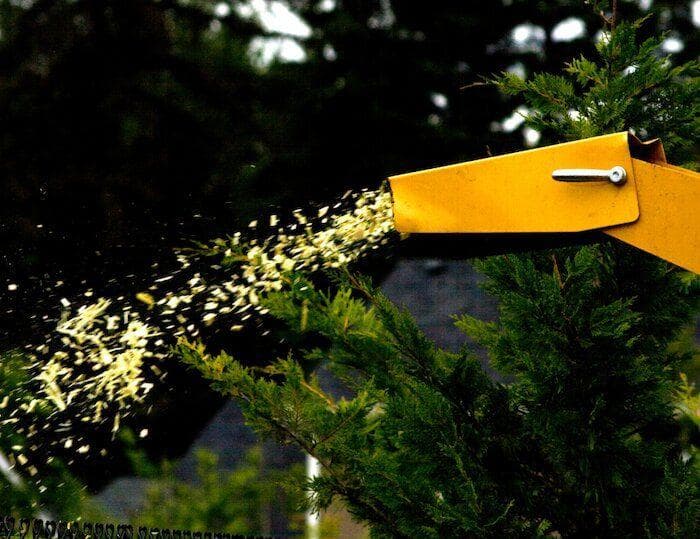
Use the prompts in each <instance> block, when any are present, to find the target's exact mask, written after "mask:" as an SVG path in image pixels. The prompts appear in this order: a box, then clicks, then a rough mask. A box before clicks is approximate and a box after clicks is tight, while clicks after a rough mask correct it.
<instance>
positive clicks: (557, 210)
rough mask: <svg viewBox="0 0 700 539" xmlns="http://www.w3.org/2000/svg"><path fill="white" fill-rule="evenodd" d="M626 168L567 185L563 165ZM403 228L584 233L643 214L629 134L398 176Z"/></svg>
mask: <svg viewBox="0 0 700 539" xmlns="http://www.w3.org/2000/svg"><path fill="white" fill-rule="evenodd" d="M618 165H619V166H623V167H624V168H625V169H626V170H627V175H628V180H627V183H625V184H624V185H622V186H616V185H613V184H612V183H610V182H607V181H604V182H590V183H564V182H557V181H554V180H553V179H552V171H553V170H555V169H560V168H600V169H609V168H612V167H614V166H618ZM389 181H390V184H391V191H392V194H393V198H394V219H395V226H396V228H397V230H399V231H400V232H423V233H450V232H456V233H459V232H461V233H478V232H484V233H489V232H493V233H497V232H579V231H584V230H592V229H596V228H602V227H608V226H612V225H618V224H623V223H631V222H633V221H635V220H636V219H637V218H638V217H639V208H638V205H637V192H636V185H635V178H634V173H633V170H632V159H631V157H630V148H629V142H628V134H627V133H617V134H613V135H605V136H602V137H595V138H590V139H585V140H580V141H576V142H570V143H566V144H557V145H555V146H549V147H545V148H538V149H535V150H528V151H524V152H518V153H513V154H508V155H502V156H498V157H491V158H488V159H481V160H478V161H471V162H468V163H462V164H458V165H451V166H446V167H441V168H435V169H431V170H425V171H420V172H414V173H410V174H403V175H400V176H394V177H392V178H390V179H389Z"/></svg>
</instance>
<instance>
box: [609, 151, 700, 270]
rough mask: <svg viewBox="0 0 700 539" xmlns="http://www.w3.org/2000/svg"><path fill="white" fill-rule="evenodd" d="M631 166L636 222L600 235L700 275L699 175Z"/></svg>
mask: <svg viewBox="0 0 700 539" xmlns="http://www.w3.org/2000/svg"><path fill="white" fill-rule="evenodd" d="M632 163H633V167H634V176H635V179H636V181H637V192H638V197H639V208H640V216H639V220H638V221H636V222H635V223H633V224H628V225H623V226H616V227H614V228H609V229H606V230H604V231H603V232H605V233H606V234H609V235H611V236H613V237H615V238H618V239H620V240H622V241H624V242H626V243H630V244H632V245H634V246H636V247H638V248H640V249H642V250H644V251H647V252H649V253H652V254H654V255H656V256H658V257H661V258H664V259H666V260H668V261H669V262H673V263H674V264H676V265H678V266H681V267H683V268H686V269H688V270H691V271H694V272H695V273H700V174H698V173H697V172H692V171H690V170H686V169H683V168H679V167H674V166H672V165H665V164H652V163H646V162H644V161H641V160H639V159H633V160H632Z"/></svg>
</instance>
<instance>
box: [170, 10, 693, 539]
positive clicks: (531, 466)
mask: <svg viewBox="0 0 700 539" xmlns="http://www.w3.org/2000/svg"><path fill="white" fill-rule="evenodd" d="M640 28H641V23H636V24H631V25H630V24H624V23H623V24H619V25H618V26H617V27H616V28H614V29H613V28H612V27H608V28H607V30H608V35H609V38H608V39H607V40H606V41H603V42H601V43H600V44H599V46H598V54H599V58H598V59H596V60H595V61H593V60H587V59H585V58H580V59H578V60H576V61H574V62H572V63H571V64H569V65H568V67H567V69H566V70H565V72H564V74H563V75H538V76H536V77H534V78H533V79H531V80H529V81H524V80H521V79H519V78H517V77H514V76H512V75H504V76H503V77H501V78H500V79H498V85H499V86H500V87H501V88H502V89H503V90H504V91H506V92H508V93H511V94H513V95H521V94H522V95H524V97H525V99H526V101H527V102H528V104H529V106H530V108H531V109H532V111H533V112H532V113H531V115H530V117H529V121H530V122H531V123H532V125H534V126H535V127H538V128H541V129H544V130H547V131H548V132H549V133H550V134H552V133H553V134H554V135H555V136H556V137H561V138H579V137H583V136H591V135H598V134H603V133H607V132H611V131H619V130H624V129H627V128H632V127H634V128H635V129H636V130H637V132H638V133H639V134H640V135H643V136H646V135H648V136H660V137H661V138H662V139H663V141H664V143H665V144H666V146H667V149H668V150H669V154H670V155H672V156H674V158H675V159H690V158H691V157H692V154H691V151H690V150H691V148H690V145H689V144H688V141H691V140H692V135H693V134H694V129H696V125H697V124H695V123H694V122H695V121H696V119H695V117H696V116H697V98H698V94H697V79H695V78H693V75H694V73H695V72H696V69H697V65H696V64H689V65H686V66H680V67H671V66H670V64H669V63H668V62H667V61H666V60H665V59H664V58H663V57H661V56H660V55H658V54H657V53H656V51H657V45H658V40H639V39H638V37H637V33H638V31H639V30H640ZM632 65H633V66H635V67H636V71H630V70H627V69H626V68H627V67H628V66H632ZM572 110H573V111H576V114H571V113H570V111H572ZM479 267H480V269H481V270H482V271H483V272H484V274H485V275H486V278H487V280H486V287H487V289H488V291H489V292H490V293H491V294H493V295H494V296H495V297H496V298H497V299H498V300H499V302H500V316H499V320H498V321H497V322H490V323H487V322H483V321H480V320H476V319H474V318H471V317H467V316H463V317H461V318H459V319H458V320H457V322H456V323H457V325H458V327H460V328H461V329H462V330H463V331H464V332H465V333H466V334H467V335H468V336H470V337H471V338H472V339H473V340H475V341H476V342H477V343H479V344H480V345H482V346H483V347H484V348H486V349H487V351H488V353H489V356H490V358H491V361H492V363H493V365H494V367H495V368H496V369H497V370H498V371H499V372H501V373H502V374H505V375H508V376H509V380H510V381H509V382H508V383H499V382H496V381H493V380H491V379H490V378H489V377H488V376H487V375H486V374H485V371H484V370H483V368H482V367H481V365H480V363H479V361H478V360H477V359H476V358H475V357H473V356H472V355H471V354H470V353H469V352H467V351H466V350H463V351H462V352H460V353H458V354H454V353H449V352H446V351H444V350H441V349H439V348H437V347H436V346H435V345H434V344H433V343H432V342H430V341H429V340H428V339H427V338H426V337H425V336H424V335H423V333H422V332H421V331H420V330H419V329H418V328H417V326H416V324H415V322H414V320H413V319H412V318H411V316H410V315H409V314H408V313H407V312H406V311H403V310H400V309H397V308H396V307H394V306H393V305H391V303H390V302H389V301H388V300H387V299H386V298H384V297H383V296H382V295H381V294H380V293H378V292H376V291H375V290H372V289H371V287H370V286H369V285H368V284H367V283H365V282H363V281H361V280H358V279H356V278H354V277H351V276H347V277H346V278H345V279H341V281H340V286H339V291H337V292H335V293H324V292H321V291H319V290H317V289H315V288H314V286H313V284H312V283H310V282H308V281H306V280H305V279H303V278H301V277H300V276H290V279H293V286H292V288H291V291H290V292H288V293H284V294H273V295H271V296H270V297H268V298H266V299H265V300H264V302H265V305H266V307H268V308H269V309H270V312H271V313H272V315H273V316H275V317H277V318H279V319H280V320H282V321H283V322H284V323H285V325H286V328H287V332H288V333H287V334H286V335H285V337H286V338H287V339H288V341H287V342H290V343H291V346H290V355H289V356H288V357H287V358H284V359H279V360H277V361H276V362H274V363H272V364H271V365H270V366H269V367H267V368H264V369H254V368H248V367H244V366H243V365H241V364H240V363H238V362H237V361H236V360H234V359H233V358H232V357H231V356H229V355H228V354H226V353H223V352H222V353H221V354H219V355H217V356H212V355H210V354H209V353H208V352H207V351H206V349H205V348H204V347H203V346H202V345H199V344H193V343H186V342H181V343H180V345H179V351H180V353H181V355H182V356H183V357H184V358H185V360H186V362H187V363H188V364H189V365H191V366H194V367H195V368H197V369H198V370H199V371H200V372H201V373H202V374H203V375H204V376H205V377H206V378H207V379H209V380H211V382H212V384H213V385H214V387H215V388H216V389H217V390H219V391H221V392H222V393H224V394H226V395H230V396H231V397H232V398H234V399H235V400H236V401H237V402H239V403H240V405H241V406H242V408H243V411H244V413H245V416H246V418H247V420H248V422H249V423H250V424H251V425H252V426H253V427H254V428H255V429H256V430H257V431H258V432H259V433H261V434H262V435H264V436H272V437H275V438H276V439H278V440H281V441H282V442H286V443H293V444H296V445H298V446H299V447H301V448H302V449H303V450H305V451H306V452H308V453H310V454H311V455H313V456H315V457H316V458H318V460H319V461H320V463H321V466H322V470H323V471H322V474H321V476H320V477H316V478H313V479H312V480H310V481H308V482H307V483H306V485H305V489H306V490H307V491H308V492H309V494H310V495H311V496H310V504H311V505H312V506H313V507H316V508H323V507H328V506H329V504H330V503H331V502H332V500H333V499H334V498H336V497H340V498H342V499H343V500H344V502H345V503H346V504H347V505H348V507H349V509H350V511H351V512H352V513H353V514H354V515H355V516H357V517H358V518H360V519H362V520H364V521H366V522H368V523H369V524H370V525H371V528H372V533H373V534H374V535H375V536H378V537H384V536H387V537H388V536H393V537H403V536H406V537H416V536H420V537H528V536H539V537H544V536H563V537H690V536H692V535H693V534H695V533H696V532H697V522H698V519H699V518H700V502H699V498H698V493H699V492H698V480H697V479H698V476H697V464H696V462H695V459H696V456H695V451H694V450H693V449H692V440H693V439H694V438H693V436H696V435H695V434H694V433H695V432H696V431H692V428H694V427H696V425H692V423H693V422H692V421H691V422H690V423H691V427H687V426H683V427H682V426H681V425H680V424H679V422H678V421H677V418H678V417H679V416H681V415H682V414H683V413H684V412H685V415H687V413H688V411H689V410H690V409H691V408H689V407H691V406H695V405H694V404H693V403H694V402H695V401H694V397H693V393H692V390H691V389H690V388H689V387H687V386H682V385H681V384H680V383H679V382H680V380H681V379H680V378H679V373H678V369H679V367H680V366H681V365H682V364H683V362H684V361H686V360H687V359H688V356H689V353H688V349H687V348H686V349H684V348H683V347H682V346H678V345H677V342H676V340H677V338H678V336H679V334H680V333H681V332H682V330H683V329H684V328H686V327H687V326H688V324H690V323H691V322H692V321H693V317H694V315H695V314H696V313H697V307H698V299H699V297H700V294H699V292H700V288H698V286H697V283H698V281H697V279H696V278H693V277H691V276H689V275H688V274H687V273H686V272H682V271H680V270H678V269H677V268H673V267H670V266H669V265H668V264H666V263H665V262H662V261H660V260H657V259H654V258H652V257H650V256H648V255H646V254H643V253H641V252H639V251H636V250H634V249H632V248H630V247H627V246H624V245H621V244H618V243H615V242H607V243H600V244H596V245H586V246H583V247H578V248H566V249H559V250H552V251H545V252H537V253H526V254H519V255H508V256H501V257H495V258H492V259H488V260H485V261H483V262H481V263H480V265H479ZM320 363H323V364H325V365H327V366H328V367H329V368H331V369H332V370H334V371H335V372H336V373H338V375H339V376H340V377H341V378H342V379H343V380H345V382H346V384H347V386H348V387H349V388H350V390H351V391H352V397H350V398H337V397H335V396H334V395H331V394H329V393H328V392H326V391H324V390H323V388H322V387H321V385H320V384H319V382H318V379H317V377H316V376H315V374H314V373H313V369H314V368H315V367H316V366H317V365H318V364H320ZM679 400H680V401H681V402H682V403H685V404H681V405H678V404H676V403H677V402H678V401H679ZM684 406H685V408H684ZM674 414H675V417H674ZM686 423H687V422H686ZM688 428H690V429H691V430H688ZM689 433H690V434H689ZM695 439H696V438H695ZM689 447H690V450H688V448H689Z"/></svg>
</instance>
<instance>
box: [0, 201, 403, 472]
mask: <svg viewBox="0 0 700 539" xmlns="http://www.w3.org/2000/svg"><path fill="white" fill-rule="evenodd" d="M316 214H317V215H316V216H313V217H309V216H306V215H304V214H303V213H302V212H301V210H295V211H294V212H293V214H292V218H293V221H292V223H291V224H289V225H287V226H286V227H281V228H278V229H277V232H276V233H275V234H274V235H272V236H270V237H268V238H266V239H264V240H258V239H253V240H251V241H250V242H248V243H246V242H244V241H243V240H242V235H241V233H240V232H237V233H235V234H234V235H233V236H232V237H231V238H230V239H229V241H228V242H227V243H226V248H225V249H224V251H223V252H222V253H221V254H222V255H223V256H224V259H225V261H226V262H227V267H228V268H230V269H229V270H228V271H229V274H228V275H225V276H222V275H221V271H218V273H217V275H218V277H216V278H215V279H213V281H215V282H213V283H211V284H210V283H207V282H206V279H205V277H204V275H203V272H202V271H201V270H202V268H200V271H195V268H196V267H198V266H197V264H198V263H199V262H201V260H202V258H201V257H197V256H192V255H188V254H183V253H179V254H178V260H179V262H180V268H179V270H177V271H176V272H175V273H173V274H171V275H165V276H161V277H159V278H157V279H155V280H154V284H153V286H151V287H150V288H149V292H139V293H137V294H135V296H134V297H135V299H136V300H137V301H136V303H134V305H131V304H129V303H127V302H125V301H124V300H123V299H122V298H117V300H116V301H110V300H107V299H102V298H101V299H98V300H97V301H96V302H95V303H93V304H90V305H86V306H82V307H80V308H79V309H78V310H77V312H76V313H75V314H74V316H72V317H68V316H66V317H65V318H64V319H63V320H62V321H61V322H60V323H59V324H58V326H57V327H56V330H55V335H54V338H53V339H52V340H51V342H50V343H45V344H42V345H41V346H38V347H36V348H35V353H34V354H32V358H33V366H32V369H31V370H32V372H33V377H32V383H33V384H36V387H38V389H37V390H36V391H35V397H34V398H33V399H32V401H31V402H29V403H24V404H22V405H21V411H22V412H23V413H24V421H25V422H26V421H27V418H29V423H30V425H29V427H27V429H26V431H27V432H31V433H36V432H39V431H42V430H49V431H52V432H54V433H55V435H56V436H57V437H58V438H59V439H58V440H54V441H53V442H52V444H54V445H56V446H60V447H61V448H62V449H64V450H68V449H70V450H72V451H75V452H77V453H79V454H81V455H83V454H86V453H88V452H90V451H92V450H94V451H95V452H97V451H98V448H97V447H93V446H92V445H91V444H89V443H87V442H86V441H85V440H83V439H80V438H79V437H78V436H76V435H75V434H74V433H73V424H72V420H70V419H69V420H67V421H63V422H61V420H60V419H58V418H64V419H65V418H66V417H71V418H79V419H80V421H81V422H84V423H90V424H95V425H103V424H106V425H108V426H109V428H110V430H111V431H112V433H116V432H117V431H118V430H119V428H120V425H121V422H122V419H123V418H125V417H127V416H129V415H130V414H131V413H132V409H133V408H134V407H135V406H138V405H140V404H143V402H144V401H145V399H146V397H147V396H148V394H149V392H150V391H151V390H152V388H153V387H154V384H155V383H156V382H157V381H159V380H162V378H163V376H164V374H163V373H162V371H161V369H159V368H158V367H156V363H158V362H159V361H160V360H162V359H163V358H165V357H166V356H167V354H168V347H169V346H170V345H171V344H172V343H173V339H174V338H177V337H179V336H181V335H189V336H191V337H195V336H197V335H199V333H200V331H201V329H202V328H203V327H207V326H211V325H213V324H215V323H218V321H219V319H220V318H222V319H223V320H222V322H224V323H225V326H224V327H225V328H226V329H227V330H229V331H234V332H235V331H240V330H242V329H244V327H245V324H246V323H248V321H249V320H250V319H251V312H255V313H256V314H257V315H258V316H264V315H265V314H266V313H267V310H266V309H264V308H263V307H262V306H261V304H260V299H261V297H264V296H265V294H267V293H269V292H271V291H279V290H282V289H284V287H285V283H286V282H287V281H285V279H284V276H285V274H287V273H289V272H291V271H294V272H306V273H314V272H317V271H319V270H321V269H330V268H341V267H344V266H347V265H348V264H350V263H353V262H355V261H357V260H358V259H360V258H361V257H362V256H363V255H365V254H366V253H367V252H368V251H370V250H373V249H377V248H378V247H379V246H381V245H384V244H386V243H388V242H389V240H390V234H391V232H393V216H392V212H391V196H390V194H389V192H388V191H386V190H384V189H380V190H377V191H363V192H360V193H353V192H348V193H346V194H345V195H344V196H343V197H342V199H341V202H338V203H336V204H335V205H334V206H333V207H332V209H329V206H325V207H322V208H321V209H319V210H318V211H317V212H316ZM263 222H264V221H263ZM267 222H269V224H270V226H272V227H274V226H277V225H278V224H279V222H280V219H279V217H278V216H276V215H273V216H271V217H270V218H269V219H268V220H267ZM257 224H258V221H257V220H256V221H253V222H251V224H250V227H251V228H255V227H257ZM221 244H222V242H221V241H219V242H217V245H219V246H220V245H221ZM212 268H214V269H219V270H220V267H219V266H217V265H214V266H212ZM212 268H209V270H210V269H212ZM203 269H204V270H206V269H207V268H203ZM175 277H178V279H175ZM176 281H177V282H178V283H179V282H182V283H183V285H184V288H179V289H177V288H176V289H175V290H172V291H167V292H164V293H161V294H160V295H159V294H158V292H157V290H158V287H159V286H162V285H163V283H167V284H166V286H171V285H172V284H173V283H174V282H176ZM61 303H62V305H63V306H64V307H65V308H66V309H68V308H69V307H70V306H71V302H70V301H69V300H68V299H66V298H63V299H62V300H61ZM139 305H140V309H141V314H139V311H138V307H139ZM265 333H268V332H265ZM7 398H8V397H7V396H5V397H4V398H2V395H0V423H4V424H11V423H14V422H16V421H18V419H17V418H16V417H14V416H15V415H16V412H17V411H18V410H13V411H12V413H11V414H10V416H12V417H7V418H5V417H4V416H3V411H4V406H7ZM3 405H4V406H3ZM38 408H39V409H42V410H45V409H47V408H48V409H49V410H52V411H51V412H50V413H49V415H48V418H45V417H42V418H39V416H34V415H33V414H34V411H35V410H36V409H38ZM53 417H56V418H57V419H56V420H55V421H53V420H52V418H53ZM39 421H41V424H38V423H37V422H39ZM52 421H53V423H52ZM54 423H55V424H54ZM147 434H148V430H147V429H142V430H141V431H140V435H141V436H146V435H147ZM20 449H21V448H20ZM105 453H106V451H105V449H104V448H102V449H99V454H100V455H104V454H105ZM22 456H23V457H24V459H25V460H26V456H25V455H22ZM49 458H51V457H49ZM17 460H18V462H19V459H17Z"/></svg>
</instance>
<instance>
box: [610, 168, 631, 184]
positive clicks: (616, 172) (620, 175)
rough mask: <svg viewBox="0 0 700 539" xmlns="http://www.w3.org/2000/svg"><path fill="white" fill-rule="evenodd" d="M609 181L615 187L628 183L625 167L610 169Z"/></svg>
mask: <svg viewBox="0 0 700 539" xmlns="http://www.w3.org/2000/svg"><path fill="white" fill-rule="evenodd" d="M608 179H609V180H610V181H611V182H612V183H614V184H615V185H622V184H623V183H625V182H626V181H627V171H626V170H625V169H624V168H623V167H619V166H618V167H613V168H611V169H610V174H609V175H608Z"/></svg>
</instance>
